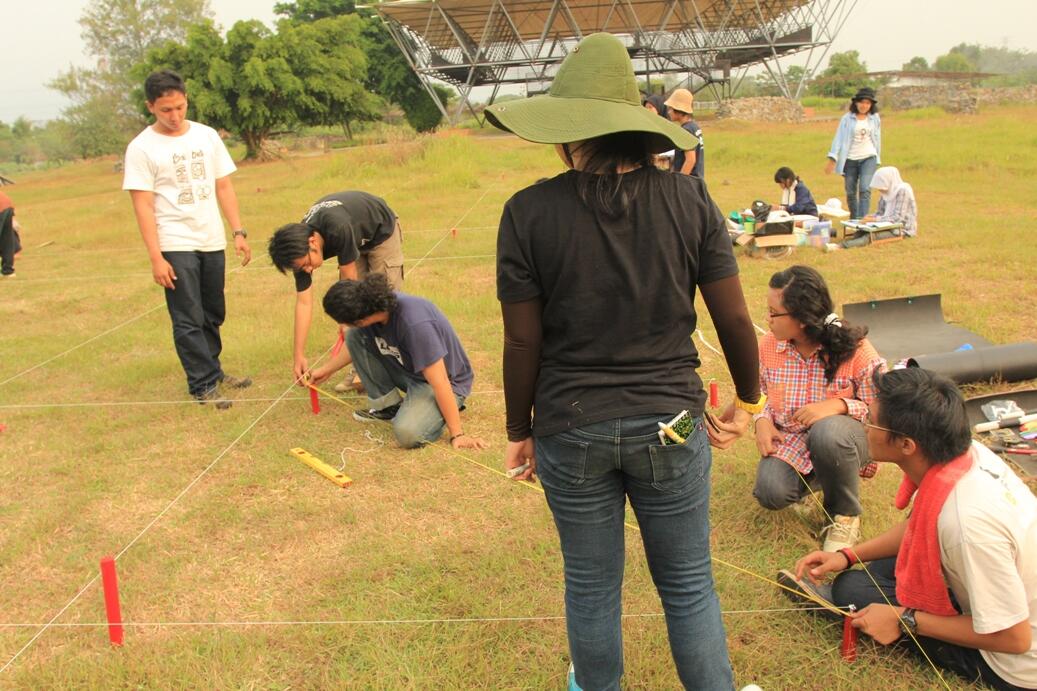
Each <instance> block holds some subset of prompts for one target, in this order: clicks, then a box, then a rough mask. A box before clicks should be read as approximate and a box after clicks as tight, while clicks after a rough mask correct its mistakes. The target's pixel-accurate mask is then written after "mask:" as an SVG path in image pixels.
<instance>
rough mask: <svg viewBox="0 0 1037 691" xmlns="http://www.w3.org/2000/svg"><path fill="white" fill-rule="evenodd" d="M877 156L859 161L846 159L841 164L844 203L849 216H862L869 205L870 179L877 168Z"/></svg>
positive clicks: (866, 211) (865, 213) (865, 214)
mask: <svg viewBox="0 0 1037 691" xmlns="http://www.w3.org/2000/svg"><path fill="white" fill-rule="evenodd" d="M878 167H879V161H878V157H876V156H870V157H868V158H863V159H861V160H859V161H853V160H850V159H846V163H845V164H844V165H843V183H844V184H845V185H846V204H847V206H848V207H849V209H848V211H849V212H850V218H864V217H865V216H867V215H868V209H869V208H870V207H871V179H872V178H873V177H875V171H876V170H878Z"/></svg>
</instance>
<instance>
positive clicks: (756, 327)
mask: <svg viewBox="0 0 1037 691" xmlns="http://www.w3.org/2000/svg"><path fill="white" fill-rule="evenodd" d="M753 328H754V329H756V330H757V331H758V332H760V333H762V334H765V333H767V331H766V330H765V329H761V328H760V326H759V324H757V323H756V322H753Z"/></svg>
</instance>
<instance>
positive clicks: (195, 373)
mask: <svg viewBox="0 0 1037 691" xmlns="http://www.w3.org/2000/svg"><path fill="white" fill-rule="evenodd" d="M162 256H163V257H165V259H166V261H167V262H169V263H170V265H171V266H172V267H173V271H174V272H176V281H175V282H174V285H175V286H176V290H170V289H168V288H166V289H165V290H166V308H167V309H168V310H169V318H170V319H171V320H172V322H173V343H174V345H176V354H177V355H178V356H179V357H180V364H181V366H183V368H184V374H186V375H187V390H188V391H190V392H191V394H192V395H195V396H197V395H199V394H202V393H205V392H206V391H208V390H209V389H211V388H212V387H214V386H216V385H217V384H218V383H219V382H221V381H222V380H223V369H222V368H221V367H220V353H221V352H222V351H223V342H222V341H221V339H220V326H221V325H222V324H223V320H224V319H225V318H226V316H227V304H226V301H225V300H224V297H223V279H224V269H225V268H226V257H225V255H224V253H223V250H219V251H217V252H163V253H162Z"/></svg>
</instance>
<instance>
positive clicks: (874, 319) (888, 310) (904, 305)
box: [843, 294, 991, 365]
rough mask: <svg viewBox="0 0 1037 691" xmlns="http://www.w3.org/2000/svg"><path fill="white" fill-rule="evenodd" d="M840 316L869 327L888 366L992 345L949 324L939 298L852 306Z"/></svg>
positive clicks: (850, 304)
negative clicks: (910, 358)
mask: <svg viewBox="0 0 1037 691" xmlns="http://www.w3.org/2000/svg"><path fill="white" fill-rule="evenodd" d="M843 316H844V317H846V319H847V320H849V321H851V322H854V323H855V324H864V325H866V326H867V327H868V340H869V341H871V344H872V345H873V346H875V349H876V350H878V351H879V355H881V356H882V357H884V358H886V359H887V360H888V361H889V363H890V364H891V365H892V364H893V363H895V362H898V361H900V360H903V359H904V358H909V357H913V356H917V355H930V354H935V353H949V352H953V351H955V350H957V349H958V348H960V347H962V346H963V345H966V344H968V345H970V346H972V347H973V348H978V347H980V346H988V345H991V343H990V341H988V340H987V339H985V338H983V337H982V336H980V335H978V334H974V333H972V332H971V331H969V330H968V329H963V328H961V327H960V326H953V325H951V324H948V323H947V321H946V320H945V319H944V318H943V306H942V303H941V296H940V295H939V294H936V295H917V296H914V297H904V298H893V299H890V300H871V301H869V302H853V303H849V304H846V305H843Z"/></svg>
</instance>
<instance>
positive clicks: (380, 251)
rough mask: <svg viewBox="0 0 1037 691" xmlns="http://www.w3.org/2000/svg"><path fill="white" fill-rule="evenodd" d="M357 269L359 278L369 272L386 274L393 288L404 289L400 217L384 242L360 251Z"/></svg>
mask: <svg viewBox="0 0 1037 691" xmlns="http://www.w3.org/2000/svg"><path fill="white" fill-rule="evenodd" d="M356 271H357V277H358V278H363V277H364V276H366V275H367V274H369V273H375V274H385V276H386V278H388V279H389V284H390V285H392V288H393V290H403V230H402V229H401V228H400V219H396V228H395V229H394V230H393V232H392V235H390V236H389V237H388V238H386V239H385V241H384V242H382V243H381V244H379V245H375V246H374V247H373V248H371V250H370V251H368V252H361V253H360V256H359V257H357V260H356Z"/></svg>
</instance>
